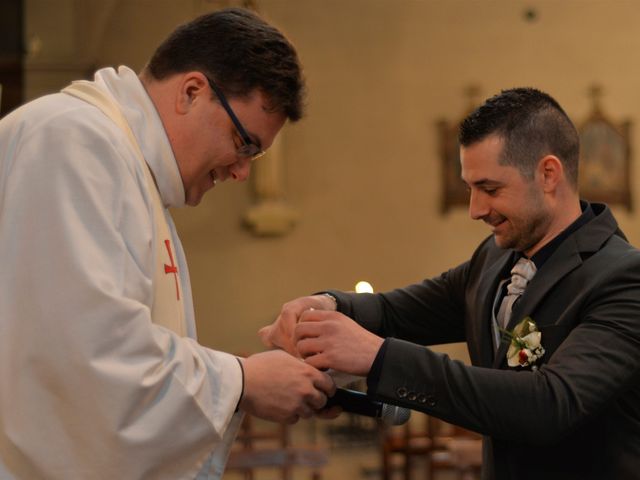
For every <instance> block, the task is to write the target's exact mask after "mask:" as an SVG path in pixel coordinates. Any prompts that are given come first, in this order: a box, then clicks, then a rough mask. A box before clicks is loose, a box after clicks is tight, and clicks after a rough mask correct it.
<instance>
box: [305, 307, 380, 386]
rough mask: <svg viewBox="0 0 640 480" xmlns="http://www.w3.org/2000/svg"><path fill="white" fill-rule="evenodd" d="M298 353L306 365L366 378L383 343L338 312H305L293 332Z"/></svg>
mask: <svg viewBox="0 0 640 480" xmlns="http://www.w3.org/2000/svg"><path fill="white" fill-rule="evenodd" d="M294 339H295V342H296V349H297V351H298V352H299V354H300V355H301V356H302V358H304V360H305V362H306V363H308V364H309V365H312V366H314V367H316V368H318V369H322V370H326V369H333V370H337V371H340V372H345V373H350V374H352V375H359V376H363V377H364V376H367V375H368V373H369V370H371V365H372V364H373V361H374V360H375V358H376V355H377V354H378V351H379V350H380V347H381V346H382V343H383V342H384V340H383V339H382V338H380V337H378V336H377V335H375V334H373V333H371V332H369V331H368V330H366V329H364V328H363V327H361V326H360V325H358V324H357V323H356V322H354V321H353V320H352V319H351V318H349V317H347V316H346V315H343V314H342V313H339V312H331V311H323V310H306V311H304V312H303V313H302V314H301V315H300V318H299V322H298V323H297V324H296V325H295V328H294Z"/></svg>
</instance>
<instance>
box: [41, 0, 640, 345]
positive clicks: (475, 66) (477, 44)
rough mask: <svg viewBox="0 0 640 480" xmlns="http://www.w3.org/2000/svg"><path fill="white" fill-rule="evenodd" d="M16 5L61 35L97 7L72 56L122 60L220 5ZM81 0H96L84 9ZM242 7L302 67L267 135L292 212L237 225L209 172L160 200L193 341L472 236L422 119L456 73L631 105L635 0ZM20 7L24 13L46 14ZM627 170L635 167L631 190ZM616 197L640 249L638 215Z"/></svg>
mask: <svg viewBox="0 0 640 480" xmlns="http://www.w3.org/2000/svg"><path fill="white" fill-rule="evenodd" d="M29 2H30V3H31V5H32V6H33V5H34V4H35V6H36V7H38V6H42V5H45V4H46V6H47V8H55V7H54V5H55V4H57V3H62V4H64V5H65V8H68V9H70V11H72V12H76V13H75V14H71V13H67V16H66V17H65V18H66V19H67V20H64V19H63V23H62V24H63V25H64V21H69V22H70V23H69V26H71V27H73V26H75V27H76V30H75V31H77V27H78V22H80V23H82V22H83V21H86V20H87V16H91V12H93V11H97V12H98V13H100V12H101V13H100V14H101V15H102V17H101V18H102V20H100V22H97V21H96V20H93V21H94V22H95V23H97V24H99V26H101V29H102V30H100V32H102V33H99V34H95V32H94V33H93V34H91V33H87V35H94V36H97V37H99V38H97V39H95V38H94V39H93V40H92V42H93V43H92V44H91V48H86V46H85V50H83V59H84V60H83V61H84V62H85V64H86V65H109V64H113V65H117V64H120V63H125V64H128V65H130V66H132V67H134V68H140V67H141V66H142V65H143V64H144V62H145V60H146V58H147V56H148V55H149V54H150V53H151V52H152V50H153V48H154V46H155V45H156V43H157V42H158V41H159V40H160V39H161V38H162V37H163V36H164V35H165V34H166V33H167V32H168V31H169V30H171V28H172V27H173V26H174V25H175V24H176V23H178V22H181V21H184V20H186V19H188V18H191V17H192V16H194V15H196V14H197V13H200V12H204V11H206V10H209V9H211V8H216V7H218V6H220V5H222V4H229V3H232V2H214V1H206V0H182V1H179V0H178V1H176V0H162V1H160V0H153V1H152V0H137V1H134V0H128V1H112V2H106V3H105V2H99V1H97V0H86V1H82V0H75V1H74V0H65V1H63V0H55V1H54V0H50V1H46V0H29ZM92 2H93V4H94V8H87V4H91V3H92ZM257 4H258V7H259V8H260V10H261V12H262V13H263V14H264V15H265V16H266V17H267V18H268V19H270V20H271V21H272V22H273V23H275V24H276V25H277V26H279V27H281V28H282V29H283V30H284V31H285V32H286V33H287V34H288V35H289V37H290V38H291V39H292V40H293V42H294V43H295V44H296V45H297V47H298V50H299V54H300V56H301V59H302V61H303V63H304V66H305V73H306V77H307V80H308V85H309V98H308V103H309V108H308V116H307V118H306V119H305V120H304V121H302V122H301V123H300V124H298V125H294V126H291V127H288V128H287V129H286V131H285V132H284V136H283V151H284V154H285V156H286V165H287V168H286V178H285V180H286V190H287V193H288V195H287V196H288V200H289V202H290V203H291V204H292V205H294V206H295V207H296V208H298V209H299V210H300V212H301V213H302V218H301V221H300V222H299V224H298V225H297V227H296V228H295V229H294V230H293V231H292V232H291V233H290V234H289V235H287V236H284V237H281V238H256V237H254V236H252V235H251V234H250V233H249V232H248V231H247V230H246V229H244V228H243V227H242V226H241V218H242V216H243V215H244V213H245V212H246V210H247V208H248V207H249V206H250V205H251V202H252V197H251V189H250V185H249V184H245V185H232V184H223V185H221V186H218V187H216V189H215V190H214V191H213V192H211V193H210V194H209V195H208V196H207V197H206V199H205V201H204V202H203V204H202V205H201V206H200V207H198V208H196V209H191V208H189V209H183V210H180V211H176V212H175V218H176V222H177V224H178V227H179V229H180V232H181V236H182V238H183V242H184V246H185V249H186V251H187V255H188V257H189V261H190V268H191V273H192V280H193V290H194V297H195V305H196V313H197V318H198V326H199V330H200V334H201V340H202V341H203V343H205V344H207V345H210V346H213V347H216V348H221V349H225V350H230V351H255V350H257V349H260V345H259V342H258V340H257V338H256V335H255V332H256V330H257V329H258V328H259V327H260V326H261V325H264V324H266V323H268V322H270V321H271V320H272V319H273V318H274V316H275V315H276V313H277V312H278V309H279V306H280V305H281V304H282V302H284V301H286V300H287V299H290V298H292V297H294V296H297V295H301V294H306V293H309V292H313V291H315V290H318V289H322V288H326V287H335V288H341V289H351V288H352V287H353V285H354V284H355V282H356V281H357V280H360V279H366V280H368V281H370V282H371V283H372V284H373V285H374V287H375V288H376V289H377V290H386V289H390V288H393V287H395V286H401V285H404V284H407V283H409V282H413V281H417V280H420V279H421V278H423V277H424V276H431V275H435V274H438V273H440V272H441V271H443V270H444V269H446V268H448V267H449V266H453V265H456V264H458V263H459V262H462V261H464V260H465V259H466V258H467V257H468V256H469V255H470V253H471V252H472V250H473V248H474V247H475V246H476V245H477V243H478V242H479V241H480V240H481V239H482V238H484V236H485V235H487V233H488V232H487V229H486V228H485V227H484V226H483V225H481V224H479V223H478V222H472V221H471V220H469V219H468V218H467V214H466V211H465V209H457V210H454V211H453V212H451V213H449V214H447V215H446V216H441V215H440V214H439V198H440V188H441V185H440V182H439V178H440V175H441V172H440V163H439V158H438V144H437V131H436V128H435V122H436V121H437V120H439V119H441V118H445V119H448V120H450V121H453V120H456V119H458V118H459V117H460V115H462V114H463V113H464V112H465V110H466V108H467V100H466V98H465V97H464V94H463V91H464V89H465V88H466V87H467V86H468V85H469V84H472V83H474V84H477V85H479V86H480V88H481V96H482V97H483V98H484V97H486V96H489V95H492V94H493V93H496V92H498V91H499V90H500V89H502V88H508V87H512V86H535V87H538V88H541V89H543V90H546V91H548V92H549V93H551V94H552V95H553V96H555V97H556V98H557V99H558V100H559V101H560V103H561V104H562V105H563V106H564V107H565V109H566V110H567V112H568V113H569V115H571V116H572V117H573V118H574V119H575V120H578V121H580V120H582V119H584V118H585V117H586V115H587V114H588V113H589V109H590V104H589V100H588V97H587V90H588V87H589V86H590V85H591V84H592V83H594V82H595V83H599V84H601V85H602V86H603V87H604V90H605V96H604V99H603V106H604V108H605V111H606V113H608V114H609V115H610V116H612V117H613V118H615V119H620V120H623V119H627V118H629V119H634V120H637V119H639V118H640V90H639V89H638V86H639V85H640V60H638V58H637V52H638V51H640V35H638V32H637V26H638V25H640V1H638V0H633V1H622V0H618V1H606V0H601V1H599V0H563V1H543V0H528V1H526V2H525V1H519V0H500V1H498V0H495V1H488V0H485V1H478V0H448V1H445V0H442V1H437V0H258V1H257ZM78 5H83V7H82V8H81V9H80V10H81V11H80V10H78V9H79V7H78ZM105 5H106V6H105ZM74 7H75V9H74ZM529 7H533V8H534V9H535V10H536V11H537V13H538V19H537V20H536V21H534V22H527V21H525V20H524V16H523V14H524V11H525V9H526V8H529ZM105 8H107V9H111V10H109V11H108V12H105V11H104V9H105ZM32 11H35V13H34V15H35V16H36V17H37V15H38V14H42V11H44V10H43V9H39V8H33V9H32ZM65 11H67V10H65ZM38 12H40V13H38ZM78 12H79V13H78ZM74 15H75V17H74ZM152 18H153V20H151V19H152ZM86 30H92V31H93V29H86V28H85V31H86ZM31 33H34V32H33V29H32V31H31ZM36 33H37V32H36ZM76 41H77V39H76ZM63 46H64V47H65V48H66V47H67V46H68V45H67V44H66V43H64V44H63ZM87 50H89V51H87ZM36 60H37V59H36ZM36 60H34V62H35V63H36V64H37V61H40V63H41V64H43V63H46V62H45V61H44V60H43V59H40V60H37V61H36ZM29 79H30V80H29V81H30V85H31V86H32V87H33V90H32V91H33V92H41V91H44V90H47V89H48V88H50V87H55V88H57V87H58V86H57V85H48V84H46V82H47V79H46V78H45V76H44V75H43V74H38V72H37V69H34V70H33V71H32V72H31V73H30V74H29ZM49 81H50V80H49ZM633 133H634V135H633V145H632V147H633V150H634V151H636V152H638V151H640V149H639V148H638V141H639V139H640V134H639V133H638V132H637V128H636V129H635V130H634V132H633ZM638 175H640V173H639V172H638V169H637V168H634V169H633V170H632V183H633V185H634V188H635V186H637V185H639V184H640V181H639V178H638ZM636 191H637V189H636ZM635 207H636V209H637V207H638V202H635ZM614 210H615V212H616V214H617V215H618V218H619V220H620V223H621V225H622V227H623V229H624V230H625V231H626V232H627V234H628V235H629V237H630V239H631V240H632V242H633V243H635V244H640V225H638V222H637V221H636V216H635V215H631V214H628V213H627V212H626V211H623V210H621V209H617V208H615V209H614ZM455 353H456V354H459V351H455Z"/></svg>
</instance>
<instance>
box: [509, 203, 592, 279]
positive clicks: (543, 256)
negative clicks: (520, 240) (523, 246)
mask: <svg viewBox="0 0 640 480" xmlns="http://www.w3.org/2000/svg"><path fill="white" fill-rule="evenodd" d="M580 209H581V210H582V214H580V216H579V217H578V218H577V219H575V220H574V222H573V223H572V224H571V225H569V226H568V227H567V228H565V229H564V230H563V231H562V232H560V233H559V234H558V235H556V236H555V237H554V238H553V239H552V240H551V241H550V242H549V243H547V244H546V245H545V246H544V247H542V248H541V249H540V250H538V251H537V252H536V253H535V254H534V255H533V256H532V257H531V261H532V262H533V263H535V265H536V268H537V269H538V270H540V268H541V267H542V265H544V263H545V262H546V261H547V260H548V259H549V258H550V257H551V255H553V252H555V251H556V250H557V249H558V247H559V246H560V244H561V243H562V242H564V241H565V240H566V239H567V238H568V237H569V236H570V235H571V234H572V233H574V232H576V231H578V230H579V229H580V228H581V227H582V226H583V225H585V224H587V223H588V222H589V221H590V220H593V219H594V218H595V213H593V209H592V208H591V205H590V204H589V203H588V202H585V201H584V200H580ZM521 256H523V255H522V253H520V254H519V255H517V256H516V258H520V257H521ZM516 261H517V260H516Z"/></svg>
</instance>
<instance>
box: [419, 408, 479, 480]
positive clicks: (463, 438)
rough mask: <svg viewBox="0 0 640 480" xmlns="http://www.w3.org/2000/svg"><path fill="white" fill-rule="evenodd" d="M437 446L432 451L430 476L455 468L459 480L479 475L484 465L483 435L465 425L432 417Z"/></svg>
mask: <svg viewBox="0 0 640 480" xmlns="http://www.w3.org/2000/svg"><path fill="white" fill-rule="evenodd" d="M429 430H430V432H431V438H432V441H433V448H432V450H431V452H430V453H429V462H428V470H429V472H428V475H429V476H428V477H427V478H430V479H433V478H435V473H436V471H437V470H453V471H455V472H456V473H457V475H458V479H459V480H472V479H475V478H479V477H478V476H477V475H479V473H480V469H481V467H482V437H481V436H480V435H479V434H477V433H475V432H471V431H469V430H466V429H464V428H462V427H458V426H456V425H452V424H450V423H446V422H443V421H442V420H439V419H437V418H435V417H429Z"/></svg>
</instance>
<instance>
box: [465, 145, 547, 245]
mask: <svg viewBox="0 0 640 480" xmlns="http://www.w3.org/2000/svg"><path fill="white" fill-rule="evenodd" d="M503 147H504V141H503V140H502V138H500V137H499V136H497V135H491V136H489V137H487V138H485V139H484V140H481V141H479V142H477V143H474V144H472V145H469V146H468V147H463V148H461V150H460V159H461V163H462V179H463V181H464V182H465V183H466V184H467V187H468V188H469V192H470V198H469V215H470V216H471V218H473V219H474V220H482V221H484V222H485V223H486V224H487V225H488V226H489V227H490V228H491V231H492V232H493V236H494V239H495V242H496V245H498V246H499V247H501V248H513V249H515V250H517V251H521V252H523V253H525V254H526V255H528V256H530V255H532V254H533V253H535V252H536V251H537V250H538V249H539V248H540V247H541V246H542V245H543V244H544V242H545V241H546V239H545V236H546V235H547V233H548V232H549V229H550V225H551V219H552V215H551V212H550V211H549V208H548V206H547V205H546V203H545V197H544V193H543V189H542V187H541V184H540V182H539V180H538V177H537V174H536V177H534V178H533V179H532V180H528V179H526V178H525V177H523V176H522V174H521V173H520V171H519V170H518V169H517V168H516V167H514V166H511V165H500V164H499V159H500V155H501V154H502V150H503Z"/></svg>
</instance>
